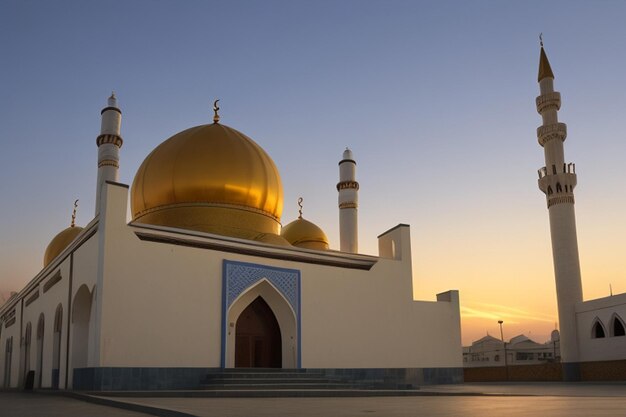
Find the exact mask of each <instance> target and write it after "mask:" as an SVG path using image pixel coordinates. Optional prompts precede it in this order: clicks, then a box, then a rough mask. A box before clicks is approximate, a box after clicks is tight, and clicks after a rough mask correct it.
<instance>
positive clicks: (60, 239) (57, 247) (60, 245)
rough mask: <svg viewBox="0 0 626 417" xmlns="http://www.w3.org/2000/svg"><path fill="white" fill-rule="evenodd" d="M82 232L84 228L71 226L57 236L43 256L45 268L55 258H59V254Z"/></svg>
mask: <svg viewBox="0 0 626 417" xmlns="http://www.w3.org/2000/svg"><path fill="white" fill-rule="evenodd" d="M82 230H83V228H82V227H78V226H71V227H68V228H67V229H65V230H63V231H61V232H60V233H59V234H58V235H56V236H55V237H54V238H53V239H52V241H51V242H50V244H49V245H48V247H47V248H46V253H45V254H44V256H43V267H44V268H45V267H46V266H48V264H49V263H50V262H52V261H53V260H54V258H56V257H57V256H59V254H60V253H61V252H63V250H64V249H65V248H67V247H68V246H69V245H70V243H72V241H73V240H74V239H76V236H78V234H79V233H80V232H81V231H82Z"/></svg>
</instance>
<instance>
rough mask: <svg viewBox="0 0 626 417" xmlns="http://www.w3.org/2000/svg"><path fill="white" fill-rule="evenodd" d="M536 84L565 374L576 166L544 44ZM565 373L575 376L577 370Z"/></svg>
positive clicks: (576, 281)
mask: <svg viewBox="0 0 626 417" xmlns="http://www.w3.org/2000/svg"><path fill="white" fill-rule="evenodd" d="M538 81H539V89H540V91H541V95H540V96H539V97H537V100H536V101H537V111H538V112H539V114H541V117H542V119H543V124H542V125H541V126H540V127H539V128H537V138H538V139H539V144H540V145H541V146H543V150H544V153H545V160H546V166H545V167H543V168H541V169H540V170H539V189H540V190H541V191H543V192H544V193H545V194H546V199H547V202H548V212H549V213H550V235H551V236H552V258H553V262H554V277H555V280H556V296H557V303H558V307H559V323H560V331H561V332H560V333H561V358H562V362H563V363H564V364H565V366H564V371H565V373H566V374H567V373H568V367H567V363H575V362H578V361H579V356H578V340H577V334H576V313H575V306H576V304H577V303H580V302H582V300H583V291H582V283H581V279H580V264H579V260H578V240H577V238H576V215H575V213H574V187H575V186H576V167H575V165H574V164H573V163H565V159H564V155H563V142H564V141H565V138H566V137H567V126H566V125H565V123H559V121H558V115H557V112H558V110H559V109H560V108H561V94H560V93H559V92H557V91H554V87H553V82H554V74H553V73H552V68H550V63H549V62H548V57H547V56H546V52H545V50H544V49H543V41H541V55H540V57H539V77H538ZM569 369H572V370H573V372H576V371H575V369H576V365H572V366H571V367H569ZM565 376H566V378H567V379H572V378H576V376H575V375H570V377H568V376H567V375H565Z"/></svg>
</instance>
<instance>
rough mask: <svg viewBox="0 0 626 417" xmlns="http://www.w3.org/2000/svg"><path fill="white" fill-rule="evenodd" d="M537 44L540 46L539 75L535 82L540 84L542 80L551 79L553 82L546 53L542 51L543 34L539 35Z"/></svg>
mask: <svg viewBox="0 0 626 417" xmlns="http://www.w3.org/2000/svg"><path fill="white" fill-rule="evenodd" d="M539 44H540V45H541V52H540V53H539V75H538V76H537V82H541V80H543V79H544V78H552V79H553V80H554V73H553V72H552V68H551V67H550V61H548V55H546V51H545V49H543V33H541V34H540V35H539Z"/></svg>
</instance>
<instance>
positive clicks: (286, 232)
mask: <svg viewBox="0 0 626 417" xmlns="http://www.w3.org/2000/svg"><path fill="white" fill-rule="evenodd" d="M280 235H281V236H282V237H284V238H285V239H286V240H287V242H289V243H291V244H292V245H293V246H297V247H299V248H306V249H317V250H328V238H327V237H326V233H324V231H323V230H322V229H321V228H320V227H319V226H317V225H316V224H314V223H311V222H310V221H308V220H304V219H303V218H302V217H299V218H298V219H296V220H294V221H292V222H291V223H289V224H288V225H287V226H285V227H283V230H282V232H281V233H280Z"/></svg>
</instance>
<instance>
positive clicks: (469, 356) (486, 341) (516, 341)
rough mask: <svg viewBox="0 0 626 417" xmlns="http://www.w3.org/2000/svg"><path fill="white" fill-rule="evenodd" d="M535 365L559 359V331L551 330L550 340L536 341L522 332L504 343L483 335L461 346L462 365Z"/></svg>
mask: <svg viewBox="0 0 626 417" xmlns="http://www.w3.org/2000/svg"><path fill="white" fill-rule="evenodd" d="M505 356H506V365H536V364H542V363H547V362H556V361H560V359H561V354H560V352H559V332H558V331H557V330H555V331H553V332H552V337H551V339H550V341H548V342H545V343H537V342H535V341H533V340H531V339H529V338H528V337H527V336H524V335H523V334H521V335H519V336H515V337H514V338H512V339H511V340H510V341H509V342H507V343H506V344H505V343H503V342H502V341H501V340H500V339H496V338H495V337H493V336H489V335H487V336H485V337H483V338H482V339H478V340H476V341H475V342H473V343H472V345H471V346H464V347H463V367H465V368H475V367H485V366H505V360H504V358H505Z"/></svg>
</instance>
